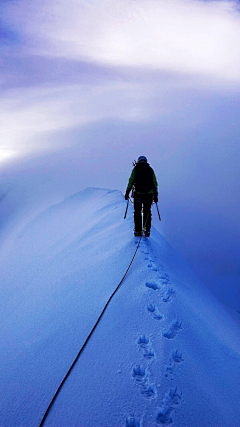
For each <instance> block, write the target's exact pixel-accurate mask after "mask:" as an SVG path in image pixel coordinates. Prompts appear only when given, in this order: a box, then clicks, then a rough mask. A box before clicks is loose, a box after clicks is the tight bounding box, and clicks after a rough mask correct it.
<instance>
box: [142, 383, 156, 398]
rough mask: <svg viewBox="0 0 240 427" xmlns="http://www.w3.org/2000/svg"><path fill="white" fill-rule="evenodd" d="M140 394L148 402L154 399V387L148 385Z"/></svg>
mask: <svg viewBox="0 0 240 427" xmlns="http://www.w3.org/2000/svg"><path fill="white" fill-rule="evenodd" d="M141 393H142V395H143V397H145V399H148V400H151V399H155V397H156V387H155V386H154V385H148V386H146V387H144V388H143V390H142V391H141Z"/></svg>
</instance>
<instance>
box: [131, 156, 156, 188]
mask: <svg viewBox="0 0 240 427" xmlns="http://www.w3.org/2000/svg"><path fill="white" fill-rule="evenodd" d="M134 186H135V191H136V192H137V193H149V191H151V190H153V188H154V184H153V170H152V168H151V166H150V165H149V164H148V163H145V162H144V163H143V162H140V163H137V165H136V166H135V180H134Z"/></svg>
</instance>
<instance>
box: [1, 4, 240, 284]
mask: <svg viewBox="0 0 240 427" xmlns="http://www.w3.org/2000/svg"><path fill="white" fill-rule="evenodd" d="M1 8H2V14H1V15H2V26H1V31H0V37H1V44H0V49H1V58H2V70H1V79H0V84H1V86H0V92H1V104H0V122H1V129H0V168H1V169H2V170H3V171H6V170H11V171H14V170H15V171H16V173H17V171H18V170H19V168H23V169H24V168H25V171H27V170H28V167H29V164H32V160H31V162H30V163H29V159H34V158H37V159H38V160H37V161H35V162H38V163H37V164H38V165H41V164H44V165H49V167H45V171H46V169H47V170H48V173H49V174H50V175H51V173H52V174H53V175H54V171H56V170H57V168H60V169H62V170H64V176H65V177H66V178H65V179H67V180H69V182H70V181H71V180H72V181H71V182H73V180H75V183H76V181H77V183H78V185H79V189H81V188H85V187H87V186H89V185H94V186H96V187H111V188H119V189H120V190H122V191H123V192H124V190H125V187H126V184H127V180H128V177H129V174H130V171H131V162H132V160H134V159H135V158H137V157H138V156H139V155H146V156H147V157H148V158H149V161H150V163H151V165H152V166H153V167H154V169H155V171H156V174H157V177H158V181H159V192H160V206H161V209H162V216H163V218H164V221H163V223H162V224H161V227H162V228H161V231H162V232H163V233H164V235H165V237H166V238H167V239H168V240H169V241H170V242H171V243H172V244H173V245H174V246H175V247H177V249H178V250H180V251H181V253H182V254H183V255H184V256H185V257H186V258H187V259H188V260H189V261H190V262H191V263H192V265H193V266H194V267H195V268H196V270H197V271H198V273H199V274H201V272H202V274H203V272H204V271H205V269H206V271H207V277H211V275H212V274H213V275H214V277H216V275H217V277H218V278H219V277H220V278H221V277H224V278H225V279H226V281H225V282H224V283H227V282H229V281H230V280H239V277H240V270H239V266H238V253H239V250H240V244H239V237H240V236H239V234H240V233H239V225H238V218H239V213H240V212H239V190H240V189H239V182H240V181H239V178H240V177H239V160H240V152H239V151H240V150H239V141H238V139H239V130H240V129H239V128H240V125H239V123H240V113H239V101H240V47H239V43H238V42H237V40H239V39H240V12H239V9H238V2H235V1H208V2H206V1H200V0H188V1H185V0H168V2H166V1H163V0H158V1H157V0H150V1H146V0H116V1H113V0H103V1H101V2H99V1H96V0H92V1H89V2H86V1H81V0H75V1H72V2H71V7H70V6H69V2H68V1H66V0H60V1H56V0H44V1H41V2H38V1H32V0H31V1H30V0H22V1H5V2H2V6H1ZM41 162H42V163H41ZM35 164H36V163H35ZM41 170H42V168H41V167H40V166H38V167H37V166H36V174H38V173H39V174H40V173H41V172H40V171H41ZM73 187H74V188H75V186H74V185H73ZM233 276H234V278H233ZM225 279H224V280H225ZM210 280H212V279H210Z"/></svg>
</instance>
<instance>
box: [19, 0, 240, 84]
mask: <svg viewBox="0 0 240 427" xmlns="http://www.w3.org/2000/svg"><path fill="white" fill-rule="evenodd" d="M24 5H25V7H26V10H25V7H24ZM236 5H237V3H236V2H234V1H209V2H205V1H201V0H167V1H166V0H101V2H99V0H92V1H88V2H86V1H85V0H84V1H83V0H75V1H74V0H72V1H71V4H69V2H68V1H67V0H61V1H59V0H58V1H57V0H48V1H44V2H38V4H36V3H34V4H33V3H31V2H28V1H27V2H26V1H25V3H22V2H21V4H19V6H17V5H16V6H15V7H16V8H19V10H22V12H21V16H20V18H19V15H18V13H19V10H18V11H15V12H16V13H15V17H16V16H17V18H15V24H16V25H19V26H20V27H19V28H20V29H21V31H24V32H25V33H26V35H27V36H30V37H31V38H32V37H33V38H34V40H35V41H34V43H33V46H32V47H33V48H34V50H35V51H36V52H38V53H39V52H41V54H44V55H51V56H63V57H68V58H75V59H81V60H82V59H84V60H90V61H95V62H98V63H103V64H109V65H114V66H134V67H136V66H137V67H148V68H151V69H160V70H169V71H177V72H183V73H190V74H191V73H194V74H204V75H210V76H211V77H216V78H225V79H230V80H233V81H235V80H236V81H239V79H240V46H239V43H238V40H239V39H240V14H239V12H238V11H237V7H236ZM21 8H22V9H21ZM36 41H38V42H36Z"/></svg>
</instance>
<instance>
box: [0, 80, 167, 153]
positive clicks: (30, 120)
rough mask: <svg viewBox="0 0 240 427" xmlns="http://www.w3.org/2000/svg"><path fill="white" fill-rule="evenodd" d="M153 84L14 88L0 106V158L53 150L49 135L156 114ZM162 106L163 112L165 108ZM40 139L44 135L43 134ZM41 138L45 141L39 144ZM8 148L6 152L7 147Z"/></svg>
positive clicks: (135, 119)
mask: <svg viewBox="0 0 240 427" xmlns="http://www.w3.org/2000/svg"><path fill="white" fill-rule="evenodd" d="M152 92H153V88H151V87H149V88H146V87H143V86H141V85H140V84H136V83H133V84H130V83H115V84H106V85H98V86H93V85H92V86H84V85H81V84H79V85H69V86H59V87H37V88H22V89H15V90H12V91H11V92H9V93H7V94H6V95H5V97H3V96H2V103H1V106H0V122H1V129H0V141H1V143H0V160H1V157H2V158H3V157H6V153H8V157H10V156H11V154H12V155H15V154H16V153H18V152H19V153H22V154H23V153H28V152H31V151H35V150H52V149H55V148H59V146H68V145H69V144H71V143H72V141H64V142H63V141H61V142H60V143H59V145H58V146H57V147H53V146H49V142H48V135H49V134H51V133H53V132H57V131H60V130H64V129H70V128H74V127H81V126H84V125H88V124H91V123H96V122H98V121H101V120H111V119H113V120H114V119H115V120H119V119H120V120H126V121H130V122H142V121H143V120H147V119H149V117H151V116H152V115H154V111H153V110H152V109H149V100H150V99H151V98H152V94H153V93H152ZM168 110H169V106H167V105H163V106H162V109H161V111H160V109H159V108H158V113H159V112H166V111H168ZM39 137H40V138H39ZM39 141H41V142H39ZM6 150H7V151H6Z"/></svg>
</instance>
